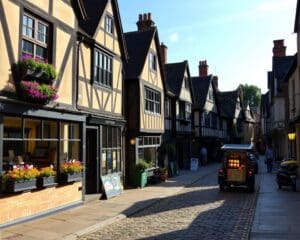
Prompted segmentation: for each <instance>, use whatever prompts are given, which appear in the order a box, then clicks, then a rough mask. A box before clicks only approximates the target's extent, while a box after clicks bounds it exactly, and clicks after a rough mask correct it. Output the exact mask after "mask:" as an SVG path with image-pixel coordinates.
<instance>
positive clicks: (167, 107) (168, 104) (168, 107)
mask: <svg viewBox="0 0 300 240" xmlns="http://www.w3.org/2000/svg"><path fill="white" fill-rule="evenodd" d="M165 117H166V118H170V117H171V100H170V99H169V98H166V100H165Z"/></svg>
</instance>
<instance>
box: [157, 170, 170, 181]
mask: <svg viewBox="0 0 300 240" xmlns="http://www.w3.org/2000/svg"><path fill="white" fill-rule="evenodd" d="M158 172H159V177H160V180H161V181H166V180H167V178H168V169H167V168H165V167H162V168H159V169H158Z"/></svg>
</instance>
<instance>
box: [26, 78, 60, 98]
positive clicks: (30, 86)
mask: <svg viewBox="0 0 300 240" xmlns="http://www.w3.org/2000/svg"><path fill="white" fill-rule="evenodd" d="M20 92H21V98H23V99H25V100H29V101H33V102H36V101H40V102H44V103H47V102H49V101H51V100H55V99H57V98H58V96H57V89H56V88H55V87H52V86H50V85H46V84H40V83H38V82H27V81H21V82H20Z"/></svg>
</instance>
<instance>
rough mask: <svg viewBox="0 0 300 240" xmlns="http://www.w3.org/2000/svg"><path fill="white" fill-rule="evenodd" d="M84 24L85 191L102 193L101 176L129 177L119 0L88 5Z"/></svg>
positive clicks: (79, 100)
mask: <svg viewBox="0 0 300 240" xmlns="http://www.w3.org/2000/svg"><path fill="white" fill-rule="evenodd" d="M83 2H84V7H85V9H86V13H87V20H82V21H80V22H79V27H80V29H79V34H78V38H77V44H78V81H77V88H76V93H77V95H76V108H77V109H78V110H79V111H80V112H82V113H85V114H86V115H87V122H86V179H85V180H86V192H87V193H100V192H101V189H102V185H101V180H100V178H101V176H105V175H108V174H112V173H117V174H119V175H120V176H121V179H123V178H124V161H125V155H124V146H125V145H124V128H125V117H124V109H123V99H124V68H123V62H126V59H127V52H126V48H125V41H124V37H123V31H122V24H121V20H120V14H119V9H118V3H117V1H115V0H105V1H94V0H85V1H83Z"/></svg>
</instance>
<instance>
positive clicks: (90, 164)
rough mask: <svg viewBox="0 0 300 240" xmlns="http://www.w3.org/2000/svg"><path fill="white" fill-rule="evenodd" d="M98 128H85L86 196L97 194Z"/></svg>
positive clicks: (98, 167)
mask: <svg viewBox="0 0 300 240" xmlns="http://www.w3.org/2000/svg"><path fill="white" fill-rule="evenodd" d="M98 139H99V133H98V128H86V174H85V185H86V194H92V193H99V189H100V187H99V185H100V184H99V178H100V177H99V171H98V169H100V166H99V158H98V146H99V140H98Z"/></svg>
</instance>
